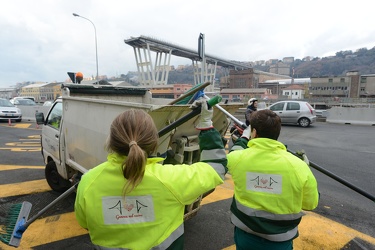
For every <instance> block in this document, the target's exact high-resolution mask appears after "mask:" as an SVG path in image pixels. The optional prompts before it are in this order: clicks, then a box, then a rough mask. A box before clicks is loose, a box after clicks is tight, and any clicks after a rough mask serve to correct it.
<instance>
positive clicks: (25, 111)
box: [18, 105, 51, 122]
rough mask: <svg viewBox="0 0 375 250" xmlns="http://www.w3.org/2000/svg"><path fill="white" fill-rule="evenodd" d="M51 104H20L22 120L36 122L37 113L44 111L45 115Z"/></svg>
mask: <svg viewBox="0 0 375 250" xmlns="http://www.w3.org/2000/svg"><path fill="white" fill-rule="evenodd" d="M50 107H51V106H39V105H38V106H18V108H19V109H21V112H22V121H23V122H35V121H36V120H35V113H36V112H42V113H44V116H46V115H47V113H48V111H49V109H50Z"/></svg>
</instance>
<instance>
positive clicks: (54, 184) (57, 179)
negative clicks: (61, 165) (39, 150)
mask: <svg viewBox="0 0 375 250" xmlns="http://www.w3.org/2000/svg"><path fill="white" fill-rule="evenodd" d="M44 173H45V175H46V179H47V182H48V185H49V186H50V187H51V188H52V189H53V190H54V191H57V192H64V191H66V190H68V188H69V187H70V186H71V185H70V182H69V181H68V180H65V179H64V178H62V177H61V175H60V174H59V172H57V168H56V164H55V162H54V161H50V162H48V164H47V165H46V169H45V171H44Z"/></svg>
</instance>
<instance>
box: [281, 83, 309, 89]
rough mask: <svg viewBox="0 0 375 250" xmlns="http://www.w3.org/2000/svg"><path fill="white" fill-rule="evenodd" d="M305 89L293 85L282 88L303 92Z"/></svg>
mask: <svg viewBox="0 0 375 250" xmlns="http://www.w3.org/2000/svg"><path fill="white" fill-rule="evenodd" d="M304 89H305V88H304V87H303V86H301V85H298V84H293V85H290V86H288V87H286V88H284V89H283V90H304Z"/></svg>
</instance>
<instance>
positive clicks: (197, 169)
mask: <svg viewBox="0 0 375 250" xmlns="http://www.w3.org/2000/svg"><path fill="white" fill-rule="evenodd" d="M196 106H201V115H200V118H199V123H198V124H197V126H196V128H197V129H199V130H200V134H199V140H200V142H199V144H200V150H201V157H200V161H201V162H197V163H194V164H192V165H183V164H182V165H168V164H166V165H162V164H160V162H162V161H163V160H164V159H163V158H151V157H150V156H151V155H152V153H153V152H155V150H156V148H157V146H158V145H157V141H158V131H157V129H156V126H155V124H154V122H153V120H152V118H151V116H150V115H148V114H147V113H146V112H144V111H142V110H140V109H136V110H127V111H125V112H123V113H122V114H120V115H119V116H118V117H117V118H115V120H114V121H113V123H112V125H111V128H110V136H109V140H108V142H107V148H108V150H109V152H110V153H109V155H108V160H107V161H106V162H104V163H103V164H100V165H99V166H97V167H95V168H93V169H91V170H89V171H88V172H87V173H86V174H84V175H83V176H82V178H81V181H80V183H79V186H78V190H77V197H76V202H75V214H76V218H77V220H78V222H79V224H80V225H81V226H82V227H83V228H86V229H88V231H89V234H90V238H91V241H92V242H93V244H95V245H96V246H97V248H98V249H142V250H143V249H183V244H184V242H183V239H184V238H183V234H184V225H183V217H184V209H185V205H189V204H191V203H193V202H194V201H195V200H196V198H197V197H199V195H201V194H203V193H206V192H208V191H210V190H212V189H214V188H215V187H216V186H217V185H219V184H222V183H223V179H224V175H225V173H226V172H227V168H226V164H227V160H226V153H225V149H224V145H223V143H222V140H221V136H220V134H219V132H218V131H217V130H216V129H214V128H213V126H212V121H211V118H212V109H208V107H207V103H206V100H205V99H200V100H198V101H196V102H194V103H193V107H196Z"/></svg>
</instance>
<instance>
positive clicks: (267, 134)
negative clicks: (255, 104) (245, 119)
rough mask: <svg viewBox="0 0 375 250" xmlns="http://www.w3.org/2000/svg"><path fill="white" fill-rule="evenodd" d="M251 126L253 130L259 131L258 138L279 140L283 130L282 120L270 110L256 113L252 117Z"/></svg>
mask: <svg viewBox="0 0 375 250" xmlns="http://www.w3.org/2000/svg"><path fill="white" fill-rule="evenodd" d="M250 126H251V130H253V129H255V130H256V131H257V135H258V137H262V138H269V139H273V140H277V139H278V138H279V135H280V130H281V119H280V117H279V116H278V115H277V114H276V113H275V112H273V111H271V110H269V109H263V110H259V111H254V112H252V113H251V116H250Z"/></svg>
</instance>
